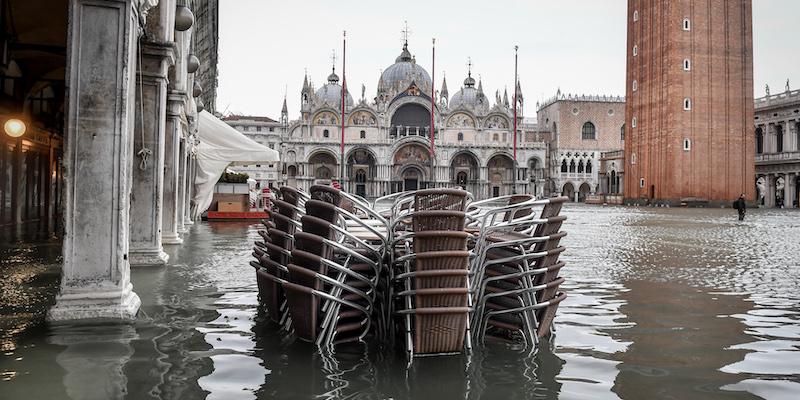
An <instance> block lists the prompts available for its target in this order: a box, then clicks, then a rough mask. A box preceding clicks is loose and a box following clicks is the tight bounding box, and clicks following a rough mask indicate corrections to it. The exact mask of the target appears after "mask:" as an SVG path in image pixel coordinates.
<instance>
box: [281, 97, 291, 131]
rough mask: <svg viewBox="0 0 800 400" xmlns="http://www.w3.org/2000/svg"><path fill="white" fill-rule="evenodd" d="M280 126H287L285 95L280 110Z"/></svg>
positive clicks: (287, 113) (287, 108)
mask: <svg viewBox="0 0 800 400" xmlns="http://www.w3.org/2000/svg"><path fill="white" fill-rule="evenodd" d="M281 125H283V126H287V125H289V107H287V106H286V94H284V95H283V108H281Z"/></svg>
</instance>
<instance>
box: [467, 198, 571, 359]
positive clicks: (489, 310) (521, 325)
mask: <svg viewBox="0 0 800 400" xmlns="http://www.w3.org/2000/svg"><path fill="white" fill-rule="evenodd" d="M502 200H506V202H505V203H504V204H502ZM498 201H500V202H501V205H499V206H494V207H492V208H485V209H484V210H483V212H482V213H480V208H481V206H482V205H481V204H473V205H472V207H471V209H470V210H469V211H470V215H471V216H472V217H473V218H474V223H473V227H474V228H478V229H479V234H478V236H477V239H476V242H475V247H474V250H473V251H474V252H475V254H476V255H477V256H476V257H475V259H474V260H473V263H472V265H471V268H470V269H471V272H472V274H473V276H474V277H475V279H474V280H473V286H472V288H471V289H472V295H473V301H474V303H475V304H476V306H475V313H474V314H473V316H472V324H473V326H474V327H475V328H474V332H475V333H474V334H475V338H476V339H477V341H479V342H482V341H483V340H484V338H485V336H486V334H487V333H488V334H494V336H497V337H501V338H513V337H514V336H515V334H519V335H520V336H521V337H522V339H523V340H524V341H525V342H526V343H534V344H535V343H538V339H539V338H541V337H543V336H545V335H547V334H549V333H550V332H551V328H552V325H551V323H552V320H553V316H554V315H555V312H556V309H557V307H558V304H559V303H560V302H561V301H563V300H564V299H565V298H566V295H565V294H564V293H561V292H559V290H558V289H559V287H560V285H561V283H563V282H564V279H563V278H560V277H559V272H560V270H561V268H562V267H563V266H564V263H563V262H558V257H559V255H560V254H561V253H562V252H563V251H564V250H565V249H564V247H559V242H560V240H561V238H563V237H564V236H565V235H566V233H565V232H560V231H559V229H560V228H561V225H562V223H563V221H564V220H565V219H566V217H564V216H561V215H559V213H560V211H561V206H562V204H563V203H564V202H565V201H567V199H566V198H565V197H559V198H551V199H547V200H539V201H537V200H535V199H533V198H529V199H525V198H520V197H513V196H509V197H508V198H505V199H499V200H498V199H495V200H494V202H495V203H497V202H498ZM540 206H541V207H542V210H541V213H539V214H538V215H537V214H536V213H534V212H533V209H534V207H540ZM479 213H480V214H479Z"/></svg>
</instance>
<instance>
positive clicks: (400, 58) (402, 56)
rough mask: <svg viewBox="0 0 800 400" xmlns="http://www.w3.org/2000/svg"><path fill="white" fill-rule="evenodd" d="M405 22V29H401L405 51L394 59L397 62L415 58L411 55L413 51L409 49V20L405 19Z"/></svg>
mask: <svg viewBox="0 0 800 400" xmlns="http://www.w3.org/2000/svg"><path fill="white" fill-rule="evenodd" d="M404 23H405V25H404V27H403V30H401V31H400V33H401V34H402V35H403V51H402V52H401V53H400V55H399V56H397V58H396V59H395V60H394V62H395V63H399V62H409V61H411V60H412V59H413V57H411V52H409V51H408V36H409V35H411V30H410V29H408V21H405V22H404Z"/></svg>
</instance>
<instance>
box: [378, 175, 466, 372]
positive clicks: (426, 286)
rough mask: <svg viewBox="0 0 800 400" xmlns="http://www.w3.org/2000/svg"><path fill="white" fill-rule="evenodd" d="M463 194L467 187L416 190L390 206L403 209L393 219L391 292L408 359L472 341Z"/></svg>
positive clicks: (455, 349) (460, 347)
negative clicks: (462, 188)
mask: <svg viewBox="0 0 800 400" xmlns="http://www.w3.org/2000/svg"><path fill="white" fill-rule="evenodd" d="M468 200H469V194H468V193H467V192H465V191H462V190H455V189H426V190H420V191H417V192H414V193H413V194H410V195H409V196H408V199H403V198H398V199H397V200H396V203H395V207H394V208H395V209H396V210H405V211H407V212H405V213H403V212H400V213H398V218H397V219H396V220H395V221H394V222H393V224H392V225H393V231H399V232H398V233H399V236H398V239H397V240H396V241H395V243H394V249H395V251H398V255H399V256H398V257H397V258H396V260H395V268H394V271H395V272H396V274H394V276H393V286H394V287H396V288H397V293H396V294H395V295H394V296H393V297H394V298H395V299H396V300H397V302H396V303H397V306H396V308H397V309H398V311H397V314H398V316H400V317H401V320H402V326H403V330H404V332H403V337H404V340H405V344H406V346H405V349H406V351H407V353H408V356H409V361H410V360H411V359H412V358H413V357H414V356H419V355H431V354H447V353H460V352H462V351H463V350H464V349H465V348H466V349H467V350H469V348H470V347H471V344H470V336H469V314H470V311H471V307H470V306H471V304H470V301H471V298H470V295H469V288H470V285H469V263H470V252H469V251H467V241H468V238H469V236H470V235H469V234H468V233H467V232H465V231H464V227H465V223H466V213H465V209H466V205H467V201H468ZM408 205H410V207H409V206H408Z"/></svg>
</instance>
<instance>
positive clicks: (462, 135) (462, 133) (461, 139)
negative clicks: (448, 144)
mask: <svg viewBox="0 0 800 400" xmlns="http://www.w3.org/2000/svg"><path fill="white" fill-rule="evenodd" d="M458 141H459V142H463V141H464V132H458Z"/></svg>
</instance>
